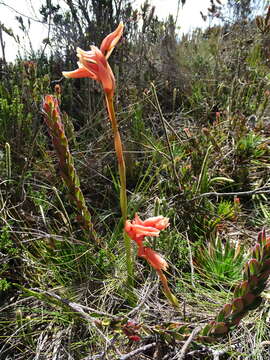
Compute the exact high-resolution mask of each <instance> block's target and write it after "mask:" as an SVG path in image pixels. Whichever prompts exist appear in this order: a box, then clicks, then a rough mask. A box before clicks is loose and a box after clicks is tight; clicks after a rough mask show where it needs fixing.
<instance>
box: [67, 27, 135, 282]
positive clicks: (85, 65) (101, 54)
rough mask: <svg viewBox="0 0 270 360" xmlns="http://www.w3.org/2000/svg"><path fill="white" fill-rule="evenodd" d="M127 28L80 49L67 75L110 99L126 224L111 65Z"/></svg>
mask: <svg viewBox="0 0 270 360" xmlns="http://www.w3.org/2000/svg"><path fill="white" fill-rule="evenodd" d="M123 29H124V25H123V24H122V23H120V24H119V25H118V27H117V29H116V30H115V31H113V32H112V33H111V34H109V35H108V36H106V37H105V39H104V40H103V41H102V43H101V46H100V48H97V47H96V46H91V47H90V49H91V50H90V51H84V50H82V49H80V48H77V56H78V59H79V61H78V69H76V70H74V71H69V72H66V71H64V72H63V75H64V76H65V77H67V78H84V77H87V78H91V79H94V80H97V81H99V82H100V83H101V85H102V87H103V90H104V93H105V99H106V107H107V111H108V114H109V118H110V121H111V125H112V131H113V138H114V147H115V152H116V157H117V161H118V170H119V178H120V207H121V213H122V218H123V223H125V222H126V219H127V194H126V167H125V160H124V155H123V146H122V141H121V137H120V133H119V130H118V123H117V119H116V116H115V110H114V102H113V99H114V92H115V77H114V74H113V72H112V69H111V67H110V65H109V63H108V58H109V56H110V55H111V53H112V51H113V49H114V47H115V45H116V44H117V42H118V41H119V39H120V38H121V36H122V34H123ZM124 242H125V249H126V265H127V273H128V283H129V284H130V285H131V284H132V281H133V280H132V279H133V263H132V256H131V241H130V238H129V237H128V236H127V235H126V233H125V232H124Z"/></svg>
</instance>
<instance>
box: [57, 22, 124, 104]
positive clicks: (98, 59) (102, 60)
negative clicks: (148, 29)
mask: <svg viewBox="0 0 270 360" xmlns="http://www.w3.org/2000/svg"><path fill="white" fill-rule="evenodd" d="M123 29H124V25H123V23H120V24H119V25H118V27H117V29H116V30H115V31H113V32H112V33H111V34H109V35H108V36H106V37H105V39H104V40H103V41H102V43H101V46H100V49H99V48H97V47H96V46H91V47H90V49H91V50H90V51H84V50H82V49H80V48H77V56H78V58H79V61H78V69H76V70H74V71H64V72H63V75H64V76H65V77H67V78H75V79H77V78H84V77H88V78H91V79H94V80H97V81H99V82H100V83H101V84H102V87H103V89H104V91H105V93H106V94H107V95H109V96H111V97H112V96H113V94H114V89H115V78H114V75H113V72H112V69H111V67H110V65H109V63H108V61H107V59H108V58H109V56H110V54H111V53H112V51H113V49H114V47H115V45H116V44H117V42H118V41H119V39H120V38H121V36H122V34H123Z"/></svg>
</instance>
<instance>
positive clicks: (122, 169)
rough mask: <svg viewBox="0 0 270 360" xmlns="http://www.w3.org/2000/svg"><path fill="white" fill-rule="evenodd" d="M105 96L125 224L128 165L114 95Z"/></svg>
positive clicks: (128, 242)
mask: <svg viewBox="0 0 270 360" xmlns="http://www.w3.org/2000/svg"><path fill="white" fill-rule="evenodd" d="M105 96H106V105H107V110H108V114H109V117H110V120H111V124H112V130H113V138H114V147H115V152H116V157H117V161H118V171H119V177H120V207H121V213H122V219H123V224H125V222H126V220H127V186H126V165H125V159H124V154H123V146H122V141H121V137H120V134H119V130H118V124H117V119H116V116H115V111H114V105H113V97H112V96H109V95H108V94H106V95H105ZM123 234H124V243H125V249H126V266H127V274H128V284H129V285H130V286H132V284H133V262H132V254H131V240H130V238H129V237H128V235H127V234H126V232H125V231H124V232H123Z"/></svg>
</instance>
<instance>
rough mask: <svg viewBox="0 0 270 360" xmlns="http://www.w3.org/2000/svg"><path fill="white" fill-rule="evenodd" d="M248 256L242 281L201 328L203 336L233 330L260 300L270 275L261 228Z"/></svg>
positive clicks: (268, 242)
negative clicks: (212, 317) (220, 308)
mask: <svg viewBox="0 0 270 360" xmlns="http://www.w3.org/2000/svg"><path fill="white" fill-rule="evenodd" d="M251 257H252V258H251V259H250V260H249V261H248V262H247V263H246V264H245V266H244V270H243V281H241V282H240V283H239V284H238V285H237V286H236V287H235V289H234V294H233V300H232V301H231V303H228V304H225V305H224V307H223V309H222V310H221V311H220V312H219V313H218V315H217V316H216V318H215V320H214V321H211V322H210V323H209V324H207V325H206V326H205V327H204V328H203V329H202V331H201V334H200V335H202V336H207V337H209V336H210V337H215V336H224V335H226V334H228V332H229V331H231V330H233V329H234V328H235V327H236V326H237V325H238V324H239V322H240V321H241V319H242V318H243V317H244V316H245V315H246V314H247V313H248V311H250V310H254V309H256V308H257V307H258V306H259V305H260V304H261V302H262V297H261V293H262V291H263V290H264V289H265V287H266V283H267V280H268V277H269V275H270V238H266V235H265V231H264V230H263V231H261V232H260V233H259V235H258V240H257V243H256V245H255V246H254V248H253V249H252V252H251Z"/></svg>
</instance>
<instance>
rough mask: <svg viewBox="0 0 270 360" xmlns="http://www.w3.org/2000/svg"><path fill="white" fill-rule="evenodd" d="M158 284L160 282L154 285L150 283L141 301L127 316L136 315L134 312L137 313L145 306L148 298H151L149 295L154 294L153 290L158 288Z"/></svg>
mask: <svg viewBox="0 0 270 360" xmlns="http://www.w3.org/2000/svg"><path fill="white" fill-rule="evenodd" d="M157 286H158V284H155V285H154V286H152V284H149V285H148V288H147V290H146V291H145V294H143V296H142V300H141V302H140V303H139V304H138V305H137V306H136V307H135V308H134V309H132V310H131V311H130V312H129V313H128V314H127V315H126V317H127V318H130V317H132V316H134V314H136V313H137V312H138V311H139V310H140V309H141V308H142V307H143V305H144V304H145V302H146V300H147V299H148V298H149V296H150V295H151V294H152V292H153V291H154V290H156V288H157Z"/></svg>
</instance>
